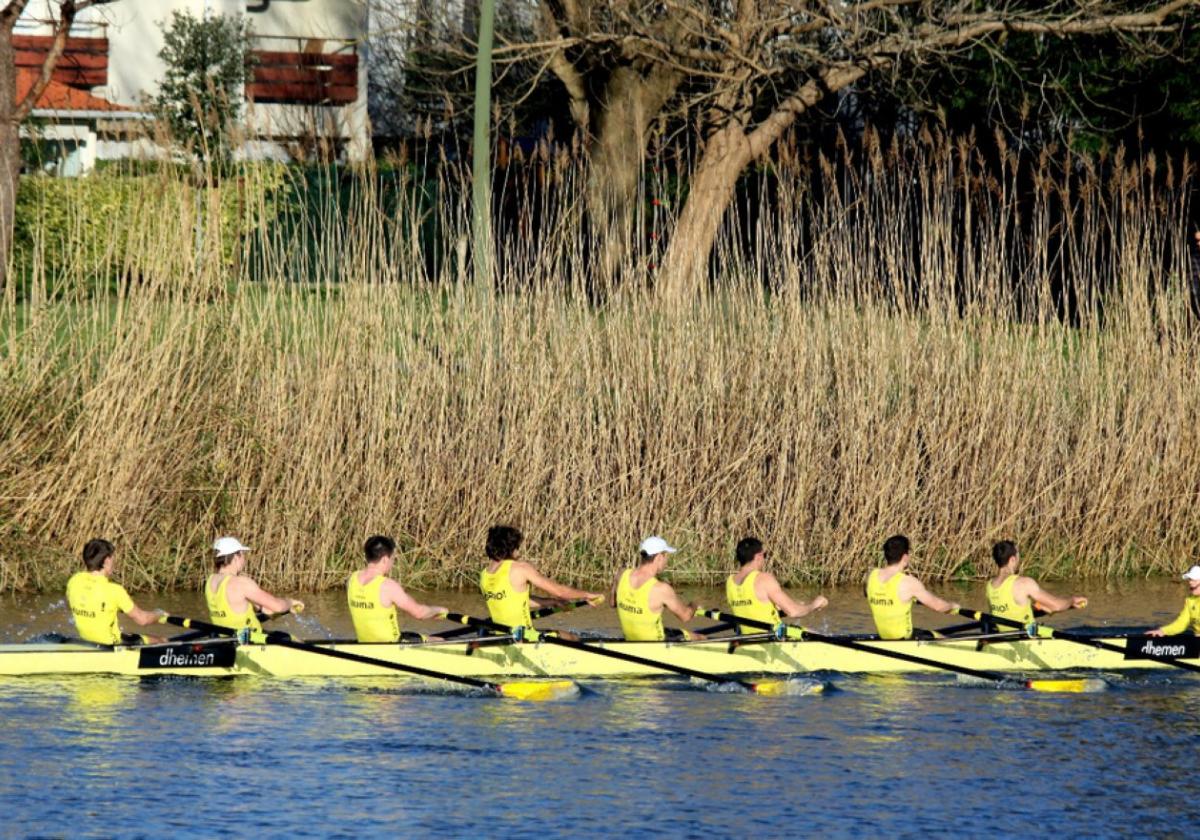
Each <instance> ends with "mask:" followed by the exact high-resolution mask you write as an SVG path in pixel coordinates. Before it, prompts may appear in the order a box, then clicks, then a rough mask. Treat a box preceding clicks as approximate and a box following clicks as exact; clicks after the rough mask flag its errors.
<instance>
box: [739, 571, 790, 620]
mask: <svg viewBox="0 0 1200 840" xmlns="http://www.w3.org/2000/svg"><path fill="white" fill-rule="evenodd" d="M756 580H758V571H757V570H756V571H753V572H751V573H750V574H748V575H746V579H745V580H743V581H742V582H741V583H738V582H737V575H730V576H729V577H727V578H726V579H725V600H726V601H728V602H729V608H730V609H731V610H733V614H734V615H736V616H738V617H739V618H748V619H751V620H752V621H764V622H766V623H767V624H772V625H774V624H778V623H779V621H780V618H779V610H778V609H776V608H775V605H774V604H772V603H771V602H770V601H763V600H760V599H759V598H758V596H757V595H755V594H754V582H755V581H756ZM757 629H758V628H755V627H751V628H745V627H741V628H740V631H741V632H743V633H745V632H754V631H755V630H757Z"/></svg>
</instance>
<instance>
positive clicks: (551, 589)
mask: <svg viewBox="0 0 1200 840" xmlns="http://www.w3.org/2000/svg"><path fill="white" fill-rule="evenodd" d="M513 566H514V571H517V567H520V573H521V574H522V575H523V576H524V578H525V581H526V582H527V583H528V584H529V585H530V586H534V587H536V588H538V589H540V590H542V591H543V592H546V593H548V594H550V595H553V596H554V597H555V598H561V599H563V600H564V601H570V600H572V599H574V598H587V599H588V600H594V599H597V598H599V597H600V595H599V593H597V592H587V591H585V590H583V589H576V588H575V587H573V586H567V585H566V584H562V583H557V582H556V581H553V580H550V578H548V577H546V576H545V575H543V574H542V573H541V572H539V571H538V570H537V569H535V568H533V566H531V565H529V564H528V563H514V564H513ZM516 583H517V582H516V581H515V580H514V581H513V584H514V585H516Z"/></svg>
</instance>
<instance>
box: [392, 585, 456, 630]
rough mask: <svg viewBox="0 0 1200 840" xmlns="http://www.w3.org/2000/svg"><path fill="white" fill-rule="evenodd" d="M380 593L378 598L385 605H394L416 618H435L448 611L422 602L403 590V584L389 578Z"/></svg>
mask: <svg viewBox="0 0 1200 840" xmlns="http://www.w3.org/2000/svg"><path fill="white" fill-rule="evenodd" d="M380 595H381V596H382V597H381V598H380V600H381V601H383V605H384V606H385V607H395V608H396V609H398V610H404V611H405V612H406V613H408V614H409V615H411V616H412V617H413V618H416V619H422V620H423V619H428V618H437V617H438V616H440V615H443V614H445V613H446V612H448V610H447V609H446V608H445V607H437V606H429V605H426V604H422V603H421V602H420V601H418V600H417V599H416V598H414V597H413V596H411V595H409V594H408V593H407V592H405V591H404V587H403V586H401V585H400V584H399V583H398V582H396V581H394V580H391V579H390V578H389V579H388V580H387V582H386V583H384V585H383V592H381V593H380Z"/></svg>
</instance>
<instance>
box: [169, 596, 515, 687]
mask: <svg viewBox="0 0 1200 840" xmlns="http://www.w3.org/2000/svg"><path fill="white" fill-rule="evenodd" d="M158 620H159V623H161V624H174V625H175V626H176V627H187V628H191V629H195V630H204V631H206V632H209V633H216V634H219V635H222V636H236V635H237V634H238V631H237V630H235V629H233V628H232V627H222V626H220V625H219V624H209V623H208V622H206V621H199V620H198V619H194V618H180V617H179V616H175V615H164V616H160V617H159V619H158ZM266 642H267V643H268V644H273V645H281V646H283V647H290V648H294V649H296V650H303V651H306V652H308V653H315V654H317V655H318V656H328V657H331V658H333V659H344V660H346V661H347V662H357V663H359V664H362V665H374V666H376V667H379V668H386V669H389V670H392V671H401V672H403V673H406V674H414V675H416V676H419V677H428V678H430V679H435V680H445V681H447V682H453V683H459V684H460V685H467V686H471V687H472V688H484V689H488V690H490V691H494V692H496V693H497V694H498V693H500V686H498V685H496V684H495V683H490V682H484V681H483V680H477V679H474V678H473V677H464V676H460V675H458V674H447V673H445V672H442V671H431V670H429V669H428V668H422V667H420V666H418V665H401V664H400V663H398V662H388V661H387V660H384V659H376V658H375V657H373V656H361V655H359V654H357V653H350V652H349V651H344V650H333V649H329V648H323V647H319V646H317V645H311V644H308V643H307V642H298V641H296V640H295V639H293V638H292V637H290V636H288V635H287V634H285V633H279V632H275V633H269V634H267V636H266Z"/></svg>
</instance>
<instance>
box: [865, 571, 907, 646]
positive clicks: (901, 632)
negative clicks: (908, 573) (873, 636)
mask: <svg viewBox="0 0 1200 840" xmlns="http://www.w3.org/2000/svg"><path fill="white" fill-rule="evenodd" d="M880 571H881V570H880V569H873V570H872V571H871V574H870V576H869V577H868V578H867V603H869V604H870V605H871V617H872V618H874V619H875V630H876V631H877V632H878V633H879V638H881V639H910V638H912V634H913V624H912V599H911V598H910V599H909V600H908V601H903V602H902V601H901V600H900V581H901V580H902V579H903V578H904V572H897V573H896V574H894V575H892V576H891V577H890V578H888V580H887V582H886V583H883V582H881V581H880V580H879V572H880Z"/></svg>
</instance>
